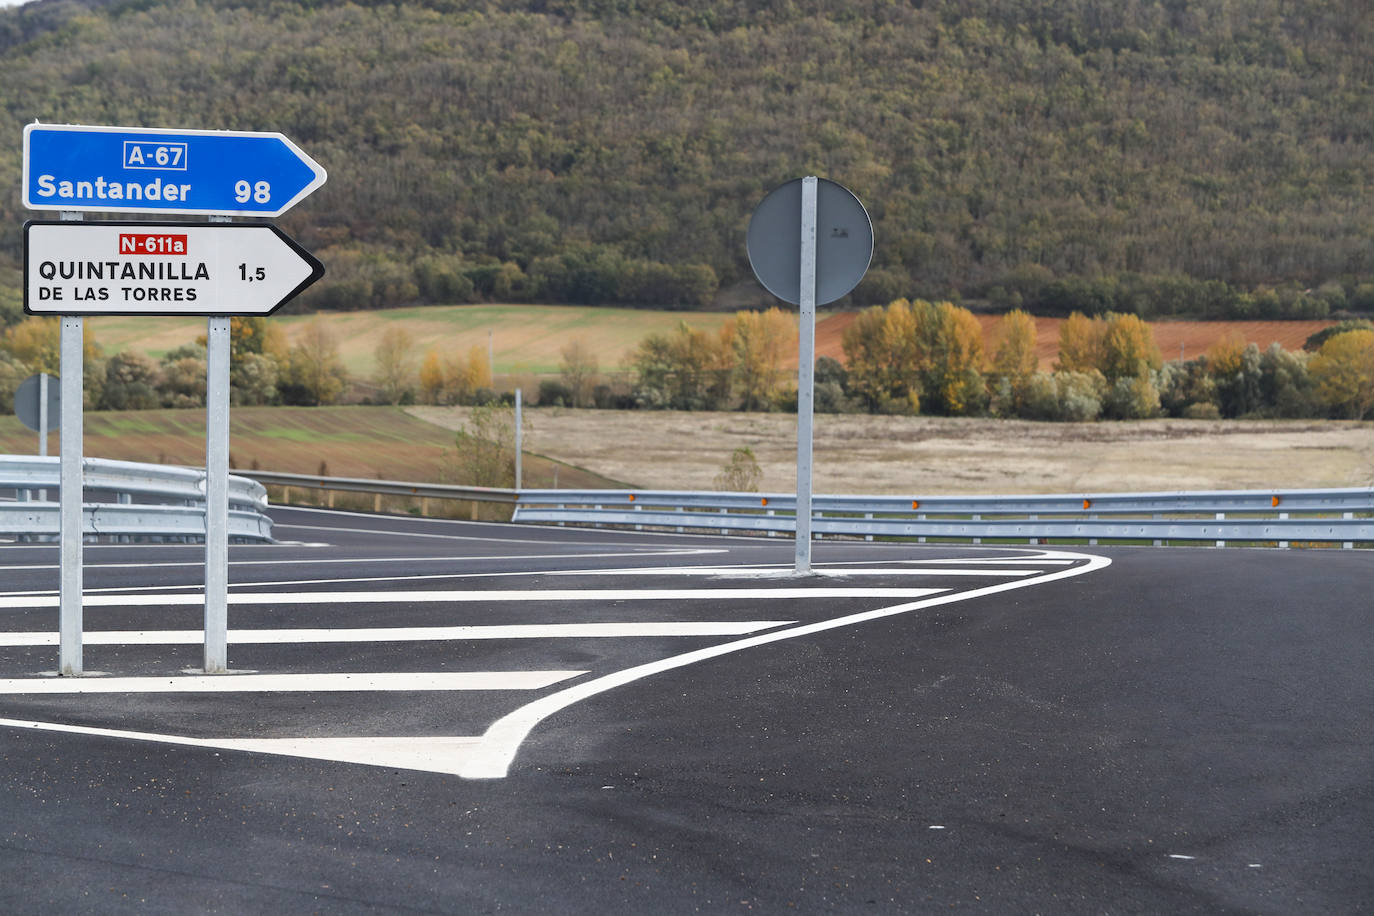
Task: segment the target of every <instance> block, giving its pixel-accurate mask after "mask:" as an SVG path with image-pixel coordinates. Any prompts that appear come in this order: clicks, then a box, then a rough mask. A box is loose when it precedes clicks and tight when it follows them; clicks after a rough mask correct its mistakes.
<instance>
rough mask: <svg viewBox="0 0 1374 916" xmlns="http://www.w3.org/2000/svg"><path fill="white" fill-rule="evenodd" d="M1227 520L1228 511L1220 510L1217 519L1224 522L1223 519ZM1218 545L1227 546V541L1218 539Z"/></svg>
mask: <svg viewBox="0 0 1374 916" xmlns="http://www.w3.org/2000/svg"><path fill="white" fill-rule="evenodd" d="M1225 520H1226V513H1225V512H1218V513H1217V521H1219V522H1223V521H1225ZM1217 546H1218V547H1225V546H1226V542H1225V541H1217Z"/></svg>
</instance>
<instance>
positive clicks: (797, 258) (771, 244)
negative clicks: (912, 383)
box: [746, 177, 873, 575]
mask: <svg viewBox="0 0 1374 916" xmlns="http://www.w3.org/2000/svg"><path fill="white" fill-rule="evenodd" d="M746 244H747V247H748V250H749V266H751V267H752V268H753V269H754V276H756V277H757V278H758V280H759V282H760V283H762V284H763V286H764V288H765V289H767V290H768V291H769V292H770V293H772V294H773V295H775V296H777V297H778V298H779V299H782V300H783V301H785V302H791V303H792V304H794V305H796V306H798V307H799V310H800V313H801V314H800V319H801V328H800V335H799V342H798V352H797V523H796V531H797V536H796V570H795V572H796V574H797V575H804V574H806V573H808V572H810V571H811V477H812V474H811V469H812V438H813V435H812V433H813V429H812V427H813V422H814V405H815V372H816V306H818V305H825V304H827V303H830V302H834V301H835V300H836V299H839V298H840V297H841V296H844V295H845V294H847V293H848V292H849V291H850V290H852V289H853V288H854V287H855V286H857V285H858V283H859V281H860V280H861V279H863V275H864V274H865V273H866V272H867V271H868V263H869V261H870V260H871V259H872V257H873V223H872V222H871V221H870V220H869V218H868V212H867V211H866V210H864V207H863V204H861V203H859V199H858V198H857V197H855V196H854V195H853V194H851V193H850V192H849V190H848V189H846V188H845V187H843V186H842V185H838V184H836V183H835V182H833V181H827V180H825V179H823V178H815V177H807V178H799V179H796V180H794V181H789V182H788V183H787V184H784V185H781V186H779V187H777V188H774V189H773V190H772V191H771V192H770V193H769V194H768V196H767V197H765V198H764V199H763V200H762V201H761V202H760V203H759V205H758V206H757V207H756V208H755V209H754V215H753V216H752V217H751V218H750V220H749V231H748V238H747V242H746Z"/></svg>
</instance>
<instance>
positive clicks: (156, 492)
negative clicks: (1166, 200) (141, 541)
mask: <svg viewBox="0 0 1374 916" xmlns="http://www.w3.org/2000/svg"><path fill="white" fill-rule="evenodd" d="M82 484H83V489H84V491H85V492H84V493H83V495H82V501H83V503H84V504H85V505H84V506H83V529H84V531H85V533H86V535H87V536H96V537H102V536H108V537H117V538H148V539H177V540H203V539H204V537H205V471H204V470H197V469H195V468H183V467H175V466H168V465H159V464H142V463H139V462H134V461H112V460H108V459H104V458H87V459H85V460H84V461H83V462H82ZM5 491H12V492H13V498H14V501H12V502H9V501H0V534H15V535H22V536H26V537H28V536H34V537H39V538H48V537H56V536H57V535H58V533H59V530H60V524H59V515H60V507H59V504H58V503H57V502H56V501H55V500H56V496H57V494H58V492H60V459H59V458H57V457H46V458H45V457H34V456H21V455H0V493H4V492H5ZM44 496H46V497H48V498H43V497H44ZM49 498H50V499H51V500H52V501H49ZM266 508H267V490H266V489H265V488H264V487H263V486H262V485H261V484H259V483H257V482H255V481H252V480H248V479H246V478H243V477H240V476H230V478H229V538H230V539H231V540H234V541H270V540H271V539H272V521H271V519H269V518H268V517H267V516H266V515H264V514H263V512H264V510H265V509H266Z"/></svg>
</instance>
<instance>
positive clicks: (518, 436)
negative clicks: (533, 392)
mask: <svg viewBox="0 0 1374 916" xmlns="http://www.w3.org/2000/svg"><path fill="white" fill-rule="evenodd" d="M523 394H524V392H523V391H521V390H520V386H519V385H518V384H517V385H516V386H515V489H517V490H518V489H520V458H521V451H522V450H523V449H524V447H525V430H524V428H523V420H524V416H523V415H524V411H523V410H521V403H520V401H521V395H523Z"/></svg>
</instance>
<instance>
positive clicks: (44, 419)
mask: <svg viewBox="0 0 1374 916" xmlns="http://www.w3.org/2000/svg"><path fill="white" fill-rule="evenodd" d="M38 457H40V458H46V457H48V373H46V372H40V373H38Z"/></svg>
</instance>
